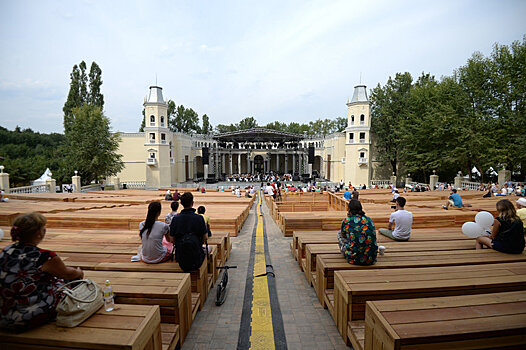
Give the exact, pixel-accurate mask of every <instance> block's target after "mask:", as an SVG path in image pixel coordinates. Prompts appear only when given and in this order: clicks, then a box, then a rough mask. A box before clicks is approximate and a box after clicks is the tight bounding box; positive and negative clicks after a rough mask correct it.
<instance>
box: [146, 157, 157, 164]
mask: <svg viewBox="0 0 526 350" xmlns="http://www.w3.org/2000/svg"><path fill="white" fill-rule="evenodd" d="M156 163H157V160H156V159H155V158H148V159H147V160H146V164H148V165H155V164H156Z"/></svg>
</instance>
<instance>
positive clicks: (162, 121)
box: [161, 116, 164, 128]
mask: <svg viewBox="0 0 526 350" xmlns="http://www.w3.org/2000/svg"><path fill="white" fill-rule="evenodd" d="M161 128H164V116H161Z"/></svg>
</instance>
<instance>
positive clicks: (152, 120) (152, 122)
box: [150, 115, 155, 126]
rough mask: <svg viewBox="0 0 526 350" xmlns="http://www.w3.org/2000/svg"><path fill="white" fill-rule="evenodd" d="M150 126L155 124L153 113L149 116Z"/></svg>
mask: <svg viewBox="0 0 526 350" xmlns="http://www.w3.org/2000/svg"><path fill="white" fill-rule="evenodd" d="M150 126H155V116H154V115H151V116H150Z"/></svg>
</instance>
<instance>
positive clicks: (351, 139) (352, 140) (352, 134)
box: [349, 132, 354, 143]
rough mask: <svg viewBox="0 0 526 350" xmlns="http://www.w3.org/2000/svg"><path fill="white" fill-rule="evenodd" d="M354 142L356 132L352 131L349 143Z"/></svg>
mask: <svg viewBox="0 0 526 350" xmlns="http://www.w3.org/2000/svg"><path fill="white" fill-rule="evenodd" d="M353 142H354V133H353V132H351V133H350V134H349V143H353Z"/></svg>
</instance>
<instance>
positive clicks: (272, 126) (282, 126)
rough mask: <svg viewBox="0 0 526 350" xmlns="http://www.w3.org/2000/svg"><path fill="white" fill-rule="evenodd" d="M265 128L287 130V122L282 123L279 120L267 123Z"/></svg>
mask: <svg viewBox="0 0 526 350" xmlns="http://www.w3.org/2000/svg"><path fill="white" fill-rule="evenodd" d="M265 129H272V130H279V131H287V124H286V123H281V122H279V121H275V122H272V123H268V124H267V125H265Z"/></svg>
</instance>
